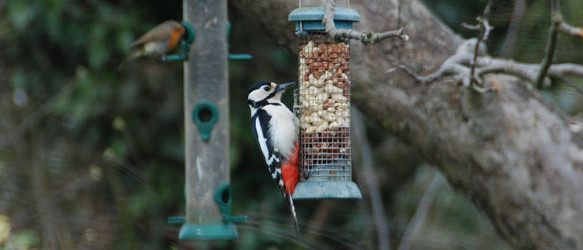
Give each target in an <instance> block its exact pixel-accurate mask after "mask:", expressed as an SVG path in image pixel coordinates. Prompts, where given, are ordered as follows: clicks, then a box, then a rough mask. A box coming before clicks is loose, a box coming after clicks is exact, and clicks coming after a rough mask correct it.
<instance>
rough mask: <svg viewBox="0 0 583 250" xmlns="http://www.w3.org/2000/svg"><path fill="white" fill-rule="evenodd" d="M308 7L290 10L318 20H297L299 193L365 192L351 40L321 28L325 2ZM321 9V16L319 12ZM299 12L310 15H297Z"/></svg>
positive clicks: (293, 16) (350, 194)
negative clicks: (359, 170) (358, 163)
mask: <svg viewBox="0 0 583 250" xmlns="http://www.w3.org/2000/svg"><path fill="white" fill-rule="evenodd" d="M304 9H308V10H307V11H308V12H309V13H312V14H310V15H307V14H306V11H302V9H297V10H294V11H293V12H292V14H290V20H292V19H296V20H295V21H298V22H312V21H314V20H315V22H316V23H314V24H313V25H308V24H306V23H300V25H296V27H297V33H298V35H299V50H300V51H299V82H300V85H299V92H296V98H295V102H294V109H295V111H296V113H299V116H300V182H299V183H298V185H297V187H296V188H295V193H294V199H322V198H361V193H360V191H359V189H358V187H357V186H356V184H355V183H354V182H352V155H351V143H350V79H349V75H350V68H349V61H350V46H349V44H348V43H345V42H339V43H335V42H332V41H330V40H329V39H328V37H327V35H326V33H325V31H324V30H323V26H322V27H321V28H318V26H317V24H318V22H320V23H321V18H322V17H323V16H324V9H323V8H321V9H318V8H304ZM318 10H320V11H321V17H319V16H318V15H315V14H314V13H318ZM354 13H355V12H354ZM298 15H300V18H299V19H302V18H303V19H305V20H297V19H298ZM356 15H358V14H356ZM318 18H319V20H318ZM335 18H336V16H335ZM312 19H313V20H312ZM292 21H294V20H292ZM335 21H336V22H338V20H335ZM340 21H341V22H342V20H340ZM308 27H309V28H308ZM350 27H351V25H350ZM306 28H308V29H306Z"/></svg>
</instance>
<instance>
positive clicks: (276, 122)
mask: <svg viewBox="0 0 583 250" xmlns="http://www.w3.org/2000/svg"><path fill="white" fill-rule="evenodd" d="M294 84H295V83H294V82H292V83H283V84H277V83H274V82H259V83H256V84H254V85H253V86H251V88H249V94H248V96H247V103H248V104H249V108H250V109H251V126H252V128H253V134H254V135H255V139H256V140H257V143H258V144H259V147H260V148H261V152H262V153H263V157H264V158H265V162H266V163H267V169H268V170H269V173H271V177H272V178H273V180H274V181H275V183H277V185H278V186H279V189H280V190H281V192H282V193H283V196H284V198H285V203H286V205H287V207H288V208H289V209H290V211H291V213H292V215H293V219H294V223H295V226H296V235H297V237H298V239H299V227H298V219H297V215H296V211H295V207H294V203H293V200H292V195H293V193H294V188H295V186H296V184H297V183H298V178H299V168H298V132H299V126H298V118H297V117H296V116H295V115H294V114H293V113H292V112H291V111H290V110H289V109H288V108H287V107H286V106H285V105H284V104H283V103H282V102H281V95H282V94H283V93H284V92H285V90H286V89H287V88H289V87H291V86H293V85H294Z"/></svg>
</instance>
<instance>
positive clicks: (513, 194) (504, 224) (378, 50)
mask: <svg viewBox="0 0 583 250" xmlns="http://www.w3.org/2000/svg"><path fill="white" fill-rule="evenodd" d="M402 2H404V3H402V4H403V5H402V6H401V13H400V17H401V24H402V27H403V28H404V29H405V33H406V34H408V35H409V36H410V40H409V41H407V42H405V43H402V42H401V41H384V42H380V43H378V44H376V45H371V46H364V45H361V44H359V43H358V42H352V43H351V45H352V46H351V53H352V58H351V60H352V63H351V80H352V84H353V85H352V86H353V95H352V98H353V99H352V100H353V102H354V104H355V105H357V106H358V108H359V109H361V110H362V111H363V113H364V114H365V115H367V116H369V117H371V119H372V120H374V121H376V122H378V123H379V124H380V125H381V126H382V127H383V128H385V129H387V130H388V131H390V132H392V133H394V134H396V135H398V137H399V138H400V139H401V140H402V141H403V142H405V143H407V144H409V145H411V146H412V147H413V148H415V149H416V150H417V151H418V152H419V153H420V154H421V156H422V157H423V158H424V160H426V161H427V162H429V163H431V164H433V165H435V166H437V167H438V168H439V169H440V170H441V171H443V173H444V174H445V175H446V176H447V179H448V181H449V182H450V183H451V184H452V185H453V186H454V187H456V188H457V189H458V190H459V191H461V192H463V193H465V194H466V195H467V196H468V197H469V198H470V199H471V200H472V201H473V202H474V203H475V204H476V205H477V206H478V207H479V208H480V209H481V210H482V211H484V212H485V213H486V214H487V215H488V217H489V218H490V220H491V221H492V223H493V224H494V225H495V227H496V228H497V230H498V232H499V233H500V234H501V235H502V236H503V237H504V238H505V239H507V240H508V241H509V242H510V244H511V245H513V246H514V247H516V248H518V249H583V136H581V135H578V134H575V133H573V132H571V131H570V130H569V126H568V118H567V117H566V116H564V115H563V114H562V113H561V111H560V110H558V109H557V108H555V107H553V106H551V105H549V104H548V103H546V102H545V100H544V99H543V98H542V97H541V96H540V95H539V94H538V93H537V91H536V90H533V88H532V86H531V85H529V84H528V83H526V82H524V81H521V80H519V79H517V78H514V77H509V76H503V75H489V76H487V78H488V79H490V80H491V81H495V82H496V83H497V84H498V85H499V86H500V92H499V93H488V94H475V93H474V92H471V91H470V90H469V89H466V88H463V87H460V86H458V84H457V83H455V82H454V81H453V80H451V79H447V78H446V79H443V80H439V81H437V82H433V83H430V84H419V83H416V82H414V81H412V79H411V78H410V77H409V76H408V75H407V74H405V73H404V72H401V71H398V70H397V71H395V72H393V73H390V74H389V73H387V70H388V69H390V68H393V66H392V64H391V62H392V61H393V62H394V61H396V60H399V61H400V63H402V64H404V65H407V66H408V67H409V68H411V69H413V70H415V71H416V72H418V73H420V74H422V75H425V74H428V73H430V72H432V71H434V70H436V69H437V68H438V67H439V66H440V64H441V63H442V62H443V61H444V60H445V59H447V57H449V56H451V55H452V54H454V52H455V50H456V49H457V47H458V46H459V45H460V44H461V43H462V42H463V39H462V38H460V37H459V36H458V35H456V34H454V33H453V32H452V31H451V30H449V29H448V27H446V26H445V25H443V24H442V23H441V22H440V21H439V20H437V19H436V18H435V17H434V16H433V15H432V14H431V12H430V11H429V10H428V9H427V8H426V7H425V6H423V5H422V4H420V3H418V2H417V1H402ZM405 2H406V3H405ZM233 3H234V4H235V5H236V6H237V7H238V9H239V10H240V11H241V12H242V13H244V14H245V15H247V17H248V19H249V20H253V22H256V23H257V24H258V25H260V26H262V27H263V28H264V31H266V32H267V33H269V35H271V36H272V37H273V38H275V39H277V40H278V41H280V42H281V43H282V44H285V45H286V46H288V48H290V49H291V51H292V52H294V53H297V45H296V37H295V35H294V33H293V31H294V28H293V26H292V24H289V23H288V22H287V15H288V14H289V12H290V11H291V10H293V9H294V8H297V7H298V5H297V1H285V0H235V1H233ZM302 4H303V6H319V5H322V2H321V1H308V0H304V1H302ZM338 7H343V6H342V3H339V4H338ZM350 7H351V8H353V9H356V10H357V11H358V12H359V13H360V15H361V22H360V23H359V24H357V25H355V28H356V29H359V30H371V31H383V30H388V29H397V28H398V27H397V20H396V17H397V12H396V10H397V1H396V0H391V1H353V2H352V3H351V6H350Z"/></svg>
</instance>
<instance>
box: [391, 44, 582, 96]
mask: <svg viewBox="0 0 583 250" xmlns="http://www.w3.org/2000/svg"><path fill="white" fill-rule="evenodd" d="M476 43H477V39H476V38H472V39H468V40H466V41H465V42H464V43H462V44H461V45H460V47H459V48H458V50H457V51H456V53H455V54H454V55H452V56H451V57H449V58H448V59H447V60H445V62H443V64H442V65H441V67H440V68H439V69H438V70H437V71H435V72H433V73H431V74H429V75H427V76H419V75H417V74H416V73H415V72H413V70H411V69H410V68H409V67H407V66H406V65H402V64H399V63H396V62H392V63H393V64H394V65H395V68H392V69H389V70H387V73H392V72H394V71H395V70H397V69H400V70H402V71H404V72H405V73H407V74H408V75H410V76H411V77H412V78H413V79H415V81H417V82H420V83H431V82H434V81H436V80H439V79H441V78H443V77H445V76H450V75H457V76H464V77H462V79H463V80H464V81H467V79H468V78H467V77H465V76H467V75H469V74H470V73H469V71H470V69H469V67H470V65H471V64H472V62H473V59H474V55H475V54H474V53H475V49H473V48H475V46H476ZM478 53H479V57H478V58H477V59H476V61H475V63H474V65H475V67H476V70H475V72H474V78H475V79H476V80H477V81H480V79H481V78H482V77H483V76H484V75H485V74H490V73H496V74H506V75H511V76H515V77H518V78H520V79H522V80H525V81H528V82H531V83H533V84H536V82H537V76H538V70H539V67H540V65H538V64H526V63H519V62H515V61H512V60H507V59H499V58H492V57H489V56H487V55H486V54H485V53H486V52H485V51H483V50H482V48H480V49H479V50H478ZM570 75H572V76H579V77H583V66H582V65H578V64H571V63H563V64H551V65H550V66H549V68H548V70H547V73H546V76H545V77H544V78H543V80H542V81H543V85H544V86H550V84H551V78H564V77H566V76H570ZM474 89H475V90H477V91H479V92H481V91H483V90H484V89H481V88H479V87H478V88H475V87H474ZM486 91H488V89H486Z"/></svg>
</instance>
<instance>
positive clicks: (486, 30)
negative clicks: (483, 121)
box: [464, 0, 493, 92]
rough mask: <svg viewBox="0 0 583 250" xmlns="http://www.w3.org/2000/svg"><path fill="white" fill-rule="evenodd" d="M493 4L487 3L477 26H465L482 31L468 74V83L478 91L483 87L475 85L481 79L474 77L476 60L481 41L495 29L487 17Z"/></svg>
mask: <svg viewBox="0 0 583 250" xmlns="http://www.w3.org/2000/svg"><path fill="white" fill-rule="evenodd" d="M491 6H492V1H491V0H490V1H488V3H487V4H486V8H484V12H483V13H482V16H481V17H477V18H476V20H477V21H478V24H476V25H475V26H469V25H466V26H464V27H466V28H469V29H477V30H478V31H480V34H479V35H478V39H477V40H478V41H477V42H476V46H475V47H474V59H473V60H472V63H471V64H470V74H469V75H468V83H467V84H470V85H471V86H472V87H474V89H475V90H477V91H478V92H483V89H482V88H480V87H477V86H475V83H477V82H478V81H479V80H478V79H476V78H475V77H474V72H475V71H476V61H477V60H478V55H479V49H480V43H482V42H485V41H486V40H488V36H490V31H492V29H493V27H492V26H491V25H490V23H489V22H488V18H487V15H488V13H490V8H491ZM466 87H467V86H466Z"/></svg>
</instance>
